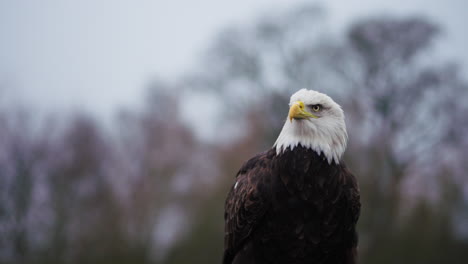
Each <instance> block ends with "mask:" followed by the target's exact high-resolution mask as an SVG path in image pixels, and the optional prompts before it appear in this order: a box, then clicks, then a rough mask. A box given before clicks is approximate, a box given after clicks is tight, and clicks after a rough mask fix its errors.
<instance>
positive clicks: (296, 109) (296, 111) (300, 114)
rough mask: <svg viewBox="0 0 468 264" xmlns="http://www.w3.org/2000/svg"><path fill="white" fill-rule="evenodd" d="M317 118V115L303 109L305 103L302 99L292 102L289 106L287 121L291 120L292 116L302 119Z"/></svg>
mask: <svg viewBox="0 0 468 264" xmlns="http://www.w3.org/2000/svg"><path fill="white" fill-rule="evenodd" d="M311 117H312V118H318V117H317V116H315V115H313V114H311V113H309V112H307V111H306V110H305V105H304V102H302V101H297V102H294V103H293V104H292V105H291V108H289V121H290V122H292V120H293V118H294V119H304V118H307V119H309V118H311Z"/></svg>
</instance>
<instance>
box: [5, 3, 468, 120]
mask: <svg viewBox="0 0 468 264" xmlns="http://www.w3.org/2000/svg"><path fill="white" fill-rule="evenodd" d="M303 2H304V1H295V0H281V1H280V0H255V1H254V0H238V1H220V0H199V1H188V0H186V1H182V0H172V1H157V0H156V1H154V0H153V1H149V0H148V1H142V0H137V1H116V0H81V1H65V0H43V1H26V0H17V1H13V0H12V1H8V0H0V38H1V41H0V96H6V98H8V99H10V100H13V102H17V101H19V102H22V103H23V104H28V105H33V106H34V107H35V108H38V109H46V110H47V111H56V110H59V109H63V108H66V109H68V108H85V109H88V110H89V111H90V112H93V113H96V114H99V115H104V116H108V115H109V114H110V113H112V112H113V111H114V110H115V109H116V107H119V106H121V105H131V104H136V103H138V102H140V101H141V98H142V95H143V90H144V87H145V84H147V83H148V81H149V80H150V79H151V78H154V77H161V78H163V79H169V80H173V79H174V78H176V77H177V76H180V75H181V74H183V72H185V71H188V70H189V69H190V68H191V67H193V65H194V64H195V61H196V59H197V56H198V55H199V54H200V52H202V51H203V49H204V48H205V47H206V46H207V45H208V44H209V43H210V41H211V40H212V39H213V37H214V36H215V35H216V33H217V32H219V30H221V29H222V28H223V27H225V26H229V25H232V24H247V23H248V22H249V21H253V19H255V17H257V15H260V14H262V13H266V12H269V11H271V10H276V11H278V10H281V9H284V8H286V7H290V6H294V5H296V4H299V3H303ZM311 2H314V3H319V4H321V5H322V6H323V7H324V8H325V9H326V10H327V12H328V15H329V16H328V18H329V24H330V26H331V27H332V28H333V29H336V30H341V29H343V28H344V27H345V26H347V25H348V23H349V22H350V21H353V20H355V19H356V18H358V17H360V16H368V15H376V14H382V13H384V14H385V13H389V14H397V15H408V14H420V15H425V16H427V17H429V18H431V19H433V20H434V21H436V22H438V23H440V24H442V26H443V27H444V28H445V33H444V42H443V43H442V44H441V46H442V48H440V51H441V52H442V53H443V55H444V56H447V57H449V58H455V57H456V56H459V57H458V58H456V59H457V60H458V61H460V62H462V63H463V64H465V65H466V64H467V62H468V52H466V47H468V36H467V35H468V34H467V29H466V27H467V26H468V23H467V22H468V21H467V18H466V11H467V10H468V9H467V7H468V4H467V3H468V1H464V0H451V1H432V2H431V1H427V0H426V1H424V0H394V1H371V0H361V1H357V0H348V1H342V0H328V1H311ZM460 56H461V57H460ZM0 102H3V100H0ZM10 102H11V101H10Z"/></svg>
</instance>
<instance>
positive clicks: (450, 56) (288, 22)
mask: <svg viewBox="0 0 468 264" xmlns="http://www.w3.org/2000/svg"><path fill="white" fill-rule="evenodd" d="M467 9H468V2H466V1H464V0H452V1H429V2H428V1H413V0H394V1H370V0H365V1H354V0H353V1H338V0H333V1H310V2H305V1H291V0H287V1H286V0H283V1H271V0H270V1H264V0H256V1H246V0H240V1H219V0H218V1H214V0H203V1H192V2H189V1H180V0H176V1H170V2H169V1H131V2H130V1H110V0H107V1H104V0H102V1H91V0H87V1H73V2H72V1H56V0H55V1H54V0H47V1H7V0H5V1H0V37H1V41H0V263H2V264H10V263H50V264H55V263H70V264H73V263H117V264H118V263H122V264H124V263H132V264H133V263H154V264H159V263H168V264H179V263H220V261H221V256H222V250H223V226H224V220H223V212H224V209H223V206H224V199H225V197H226V195H227V192H228V190H229V188H230V186H231V185H232V184H233V183H234V177H235V174H236V172H237V170H238V169H239V168H240V166H241V165H242V163H243V162H244V161H245V160H246V159H248V158H250V157H251V156H253V155H254V154H256V153H258V152H260V151H263V150H265V149H268V148H270V147H271V146H272V144H273V143H274V141H275V139H276V136H277V135H278V133H279V131H280V129H281V127H282V125H283V122H284V120H285V118H286V115H287V112H288V101H289V96H290V95H291V94H292V93H293V92H295V91H296V90H298V89H300V88H303V87H307V88H309V89H315V90H318V91H321V92H324V93H327V94H329V95H330V96H331V97H333V98H334V99H335V101H337V102H338V103H339V104H341V105H342V107H343V108H344V111H345V113H346V118H347V119H346V122H347V126H348V132H349V137H350V140H349V147H348V150H347V152H346V154H345V157H344V159H345V161H346V163H347V165H348V167H350V169H351V170H352V171H353V172H354V174H355V175H356V176H357V177H358V180H359V183H360V187H361V197H362V198H361V199H362V214H361V218H360V221H359V235H360V245H359V253H360V263H363V264H367V263H381V264H385V263H426V264H427V263H466V259H468V176H467V171H468V162H467V161H468V138H467V137H466V135H468V80H467V76H468V68H467V63H468V52H467V50H466V47H468V34H466V33H467V32H466V26H467V25H468V19H467V18H466V10H467Z"/></svg>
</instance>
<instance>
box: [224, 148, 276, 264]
mask: <svg viewBox="0 0 468 264" xmlns="http://www.w3.org/2000/svg"><path fill="white" fill-rule="evenodd" d="M268 163H269V158H268V157H267V156H266V155H265V154H260V155H258V156H256V157H254V158H252V159H251V160H249V161H247V162H246V163H245V164H244V165H243V166H242V168H241V170H240V171H239V173H238V174H237V179H236V180H237V181H236V184H235V185H234V186H233V187H232V188H231V191H230V192H229V194H228V197H227V199H226V204H225V214H224V220H225V236H224V257H223V263H224V264H230V263H232V261H233V259H234V258H235V256H236V254H237V253H238V252H239V250H241V249H242V247H243V246H244V244H245V242H246V240H247V239H248V238H249V236H250V235H251V233H252V232H254V231H255V228H256V226H258V224H259V223H260V222H261V219H262V217H263V216H264V215H265V212H266V211H267V209H268V207H269V203H268V199H267V189H266V185H265V184H264V180H265V178H266V177H269V176H271V175H269V174H271V169H270V168H269V166H268Z"/></svg>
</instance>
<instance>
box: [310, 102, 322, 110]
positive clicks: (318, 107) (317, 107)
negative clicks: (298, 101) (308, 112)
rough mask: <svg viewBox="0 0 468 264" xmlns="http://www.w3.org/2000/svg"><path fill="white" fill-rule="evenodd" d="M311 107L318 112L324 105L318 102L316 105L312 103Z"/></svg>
mask: <svg viewBox="0 0 468 264" xmlns="http://www.w3.org/2000/svg"><path fill="white" fill-rule="evenodd" d="M311 108H312V111H314V112H318V111H320V110H321V109H322V106H321V105H319V104H316V105H312V106H311Z"/></svg>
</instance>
